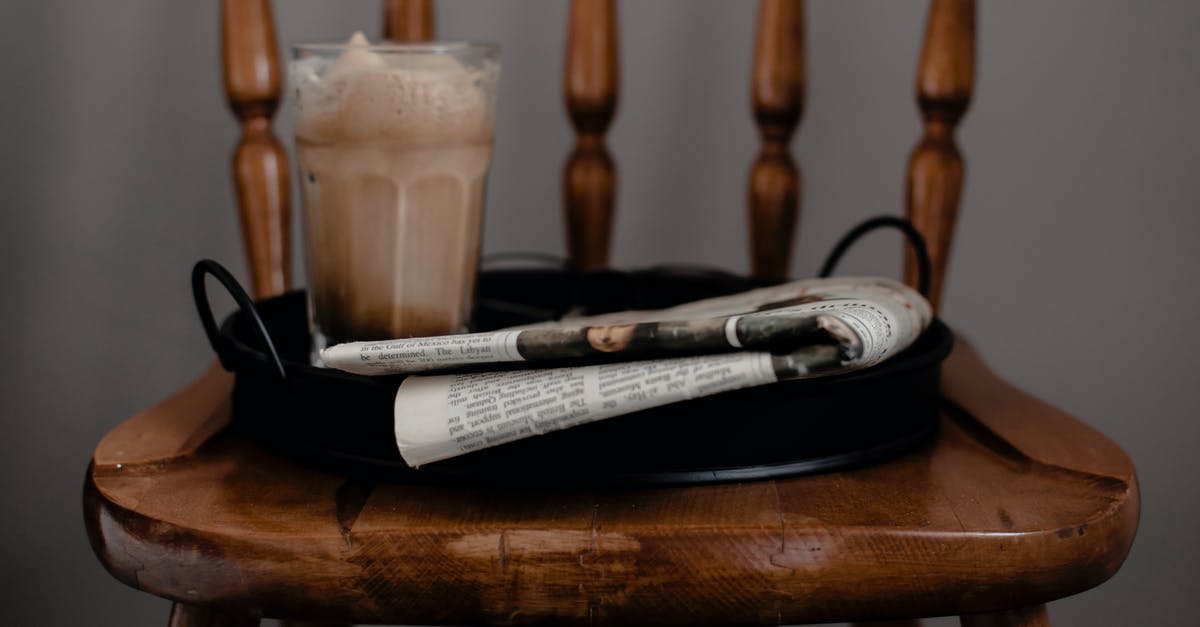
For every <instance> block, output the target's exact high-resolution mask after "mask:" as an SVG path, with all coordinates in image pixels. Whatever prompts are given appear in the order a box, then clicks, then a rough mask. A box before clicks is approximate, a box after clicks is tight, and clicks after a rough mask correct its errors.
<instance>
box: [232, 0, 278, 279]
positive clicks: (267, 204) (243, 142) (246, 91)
mask: <svg viewBox="0 0 1200 627" xmlns="http://www.w3.org/2000/svg"><path fill="white" fill-rule="evenodd" d="M221 53H222V61H223V67H224V74H225V94H226V96H227V98H228V100H229V106H230V108H232V109H233V112H234V114H235V115H237V118H238V120H239V121H240V122H241V125H242V136H241V139H240V140H239V141H238V144H237V148H236V149H235V150H234V153H233V181H234V189H235V191H236V193H237V203H238V211H239V213H240V216H241V223H242V237H243V238H244V240H245V245H246V254H247V257H248V259H249V263H250V277H251V282H252V284H253V292H254V295H255V296H256V297H258V298H264V297H267V296H273V295H275V294H279V293H281V292H283V291H285V290H287V289H288V287H289V286H290V285H291V238H290V226H289V225H290V217H289V209H288V206H289V194H290V191H291V188H290V187H289V183H288V160H287V154H286V153H285V152H284V150H283V146H282V145H280V143H279V140H278V139H276V137H275V133H274V131H273V130H272V129H271V118H272V116H273V115H274V114H275V109H276V107H277V106H278V105H279V96H280V89H281V82H282V77H281V76H280V71H279V56H278V52H277V46H276V43H275V25H274V19H273V17H272V15H271V3H270V1H269V0H222V2H221Z"/></svg>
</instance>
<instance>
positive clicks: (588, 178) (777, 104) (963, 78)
mask: <svg viewBox="0 0 1200 627" xmlns="http://www.w3.org/2000/svg"><path fill="white" fill-rule="evenodd" d="M221 10H222V19H221V41H222V52H223V59H224V70H225V91H226V94H227V96H228V99H229V104H230V107H231V108H232V109H233V111H234V113H235V115H236V116H237V118H238V119H239V120H240V122H241V125H242V136H241V139H240V141H239V142H238V146H237V148H236V150H235V152H234V155H233V178H234V185H235V188H236V192H237V202H238V208H239V212H240V215H241V222H242V233H243V236H244V238H245V244H246V250H247V255H248V258H249V263H250V272H251V277H252V281H253V287H254V293H255V295H256V296H259V297H263V296H269V295H273V294H277V293H279V292H282V291H284V290H286V289H288V287H289V286H290V280H291V279H290V277H291V272H290V267H289V265H290V264H289V260H290V254H291V253H290V250H291V245H290V242H289V233H290V226H289V224H290V217H289V216H290V213H289V204H290V199H289V193H290V187H289V178H288V177H289V171H288V163H287V156H286V153H285V152H284V150H283V147H282V146H281V145H280V143H279V140H278V139H277V138H276V137H275V135H274V133H273V131H272V130H271V120H272V117H273V116H274V113H275V110H276V108H277V106H278V104H279V98H280V92H281V72H280V65H279V58H278V55H277V52H276V51H277V45H276V39H275V27H274V20H273V18H272V15H271V2H270V0H222V3H221ZM383 24H384V28H383V31H384V36H385V37H386V38H387V39H392V40H399V41H421V40H428V39H432V38H433V33H434V25H433V7H432V0H384V18H383ZM974 50H975V0H931V3H930V8H929V15H928V18H927V21H926V27H925V37H924V43H923V46H922V51H921V57H920V63H919V65H918V69H917V81H916V95H917V105H918V108H919V110H920V114H921V117H922V119H923V120H924V131H923V133H922V136H921V138H920V140H919V142H918V144H917V146H916V148H915V149H914V150H913V152H912V155H911V156H910V158H909V163H908V175H907V189H906V203H905V204H906V211H907V213H908V217H909V219H911V220H912V221H913V223H914V224H915V225H916V226H917V229H918V230H920V232H921V233H922V234H923V235H924V236H925V238H926V240H927V242H928V244H929V252H930V257H931V260H932V262H933V280H932V299H933V301H934V305H935V306H936V305H937V302H938V301H939V300H940V296H941V290H942V285H943V279H944V276H945V270H946V263H947V259H948V255H949V251H950V241H951V237H952V235H953V232H954V222H955V217H956V215H957V213H958V204H959V197H960V195H961V190H962V182H963V162H962V156H961V155H960V154H959V151H958V147H957V146H956V144H955V142H954V130H955V127H956V125H957V124H958V121H959V119H961V117H962V115H963V113H965V112H966V109H967V105H968V104H969V102H970V97H971V88H972V83H973V76H974V56H975V52H974ZM617 58H618V55H617V21H616V7H615V0H572V2H571V10H570V18H569V21H568V24H567V50H566V63H565V76H564V91H565V97H566V106H567V112H568V114H569V117H570V119H571V124H572V126H573V127H574V129H575V138H576V139H575V147H574V149H573V150H572V151H571V153H570V155H569V156H568V157H567V161H566V166H565V168H564V170H563V204H564V210H565V214H566V226H567V251H568V255H569V257H570V260H571V263H572V264H573V265H575V266H576V267H582V268H590V267H601V266H605V265H607V263H608V251H609V241H610V234H611V231H612V221H613V212H614V201H615V198H616V193H615V190H616V182H617V172H616V167H615V165H614V163H613V160H612V157H611V155H610V154H609V151H608V148H607V147H606V146H605V134H606V132H607V130H608V126H609V123H610V122H611V121H612V118H613V114H614V113H615V111H616V106H617V92H618V87H619V82H620V81H619V68H618V63H617ZM804 83H805V53H804V3H803V0H760V2H759V7H758V34H757V39H756V43H755V54H754V68H753V73H752V80H751V94H752V104H753V112H754V118H755V121H756V123H757V126H758V130H759V135H760V136H761V140H762V147H761V150H760V152H759V155H758V157H757V158H756V159H755V161H754V163H753V164H752V165H751V168H750V174H749V177H748V181H747V188H748V190H747V204H748V222H749V233H750V243H751V267H752V269H753V272H754V274H755V275H758V276H760V277H765V278H783V277H784V276H786V274H787V269H788V265H789V261H790V258H791V251H792V243H793V241H794V240H795V233H796V221H797V216H798V213H799V205H800V196H801V178H800V170H799V167H798V166H797V164H796V163H795V161H794V160H793V159H792V157H791V151H790V144H791V139H792V136H793V135H794V134H795V131H796V128H797V126H798V125H799V122H800V117H801V113H802V111H803V107H804ZM915 274H916V271H915V261H914V260H913V259H912V258H911V256H909V257H908V258H906V262H905V277H906V280H908V281H909V283H910V284H915V279H916V277H915Z"/></svg>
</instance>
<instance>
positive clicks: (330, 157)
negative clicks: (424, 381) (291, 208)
mask: <svg viewBox="0 0 1200 627" xmlns="http://www.w3.org/2000/svg"><path fill="white" fill-rule="evenodd" d="M295 52H296V58H295V60H294V61H293V63H292V66H291V72H290V76H291V81H292V88H293V89H294V102H295V105H294V113H295V116H294V125H295V134H296V157H297V162H298V166H299V177H300V186H301V189H302V194H303V202H304V214H305V239H306V245H307V261H308V276H309V297H310V303H309V305H310V308H309V309H310V314H311V319H312V327H313V338H314V349H316V350H320V349H321V348H323V347H324V346H326V345H332V344H336V343H339V342H346V341H356V340H378V339H390V338H401V337H416V336H426V335H442V334H447V333H457V332H460V331H463V330H465V328H466V326H467V323H468V322H469V314H470V309H471V301H472V293H473V291H474V287H475V274H476V270H477V266H478V263H479V250H480V235H481V222H482V217H483V198H484V186H485V181H486V178H487V171H488V164H489V161H490V160H491V152H492V127H493V118H494V109H495V98H496V84H497V79H498V75H499V51H498V49H497V48H496V47H494V46H490V45H486V44H454V43H450V44H411V45H409V44H404V45H399V44H397V45H382V46H372V45H370V44H368V42H367V41H366V39H365V38H364V37H363V36H362V35H361V34H355V36H354V37H353V38H352V39H351V40H350V42H349V43H347V44H345V45H337V46H334V45H328V46H324V45H312V46H297V47H296V51H295Z"/></svg>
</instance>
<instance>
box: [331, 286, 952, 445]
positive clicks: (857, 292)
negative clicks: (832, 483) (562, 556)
mask: <svg viewBox="0 0 1200 627" xmlns="http://www.w3.org/2000/svg"><path fill="white" fill-rule="evenodd" d="M931 319H932V309H931V308H930V306H929V303H928V302H927V301H926V300H925V299H924V298H922V297H921V295H920V294H918V293H917V292H915V291H914V290H912V289H910V288H908V287H907V286H905V285H903V284H901V283H898V282H896V281H893V280H891V279H884V278H876V277H868V278H834V279H810V280H804V281H796V282H792V283H786V284H782V285H778V286H773V287H768V288H761V289H756V290H751V291H748V292H743V293H740V294H734V295H732V296H725V297H721V298H713V299H707V300H702V301H696V302H694V303H688V304H686V305H681V306H679V307H674V308H671V309H663V310H657V311H637V312H621V313H617V314H607V315H604V316H594V317H589V318H574V319H565V320H561V321H557V322H554V323H546V324H540V325H532V326H528V327H521V328H514V329H507V330H502V331H497V332H493V333H472V334H465V335H454V336H442V337H432V338H411V339H403V340H392V341H387V342H356V343H352V344H340V345H337V346H333V347H330V348H328V349H325V350H324V351H323V352H322V358H323V360H324V362H325V365H327V366H329V367H334V368H339V369H342V370H346V371H349V372H355V373H359V374H368V375H377V374H379V375H382V374H398V373H413V372H423V371H429V370H444V369H451V368H456V367H461V366H464V365H479V364H505V363H508V364H515V363H518V362H538V363H541V364H543V365H552V364H553V362H554V361H556V360H564V359H570V360H574V361H576V362H578V361H581V360H582V361H585V362H586V361H589V360H591V361H596V362H601V363H594V364H591V365H584V366H572V367H540V368H523V369H519V370H512V369H509V370H503V369H502V368H503V366H502V365H501V366H499V368H501V370H499V371H495V372H472V373H459V374H443V375H437V376H410V377H407V378H406V379H405V380H404V381H403V383H402V384H401V385H400V388H399V390H398V391H397V393H396V401H395V434H396V444H397V447H398V448H399V451H400V454H401V456H402V457H403V458H404V460H405V462H406V463H408V464H409V465H410V466H414V467H415V466H420V465H422V464H427V463H430V462H434V461H438V460H442V459H447V458H450V457H455V456H458V455H462V454H465V453H469V452H472V451H477V450H480V449H484V448H488V447H491V446H496V445H500V444H504V443H506V442H511V441H514V440H519V439H523V438H526V437H530V436H533V435H539V434H542V433H547V432H550V431H555V430H558V429H565V428H569V427H573V426H577V425H581V424H586V423H589V422H594V421H596V420H603V419H605V418H611V417H613V416H618V415H622V414H627V413H631V412H635V411H639V410H643V409H648V408H651V407H656V406H659V405H665V404H668V403H674V402H679V401H682V400H687V399H691V398H698V397H702V396H708V395H711V394H717V393H720V392H725V391H729V390H736V389H740V388H746V387H752V386H757V385H764V384H767V383H773V382H775V381H780V380H786V379H800V378H808V377H815V376H822V375H827V374H832V373H837V372H845V371H849V370H858V369H862V368H866V367H869V366H871V365H874V364H876V363H879V362H880V361H882V360H884V359H887V358H888V357H890V356H891V355H894V354H896V353H899V352H900V351H902V350H904V349H905V348H907V347H908V346H909V345H910V344H912V342H913V341H915V340H916V338H917V337H918V336H920V334H921V333H922V332H923V331H924V330H925V328H926V327H928V325H929V323H930V321H931ZM652 357H653V358H652ZM616 359H625V361H618V362H615V363H613V362H614V360H616ZM633 360H637V361H633ZM527 365H534V364H527Z"/></svg>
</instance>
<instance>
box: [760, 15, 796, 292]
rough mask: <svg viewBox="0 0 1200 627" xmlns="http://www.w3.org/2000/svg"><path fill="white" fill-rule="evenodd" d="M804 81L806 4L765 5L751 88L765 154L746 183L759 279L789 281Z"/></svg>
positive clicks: (794, 223)
mask: <svg viewBox="0 0 1200 627" xmlns="http://www.w3.org/2000/svg"><path fill="white" fill-rule="evenodd" d="M804 75H805V72H804V2H803V0H762V1H761V2H760V3H759V5H758V37H757V43H756V44H755V50H754V72H753V79H752V83H751V94H752V97H753V106H754V120H755V122H756V123H757V125H758V132H759V135H760V137H761V138H762V148H761V150H760V151H759V153H758V158H757V159H755V161H754V165H753V166H751V167H750V176H749V180H748V182H747V197H748V208H749V223H750V260H751V263H750V266H751V271H752V272H753V274H754V275H755V276H756V277H760V278H766V279H783V278H785V277H786V276H787V274H788V264H789V263H790V261H791V255H792V241H793V239H794V238H795V234H796V216H797V214H798V213H799V206H800V169H799V167H798V166H797V165H796V162H795V161H794V160H793V159H792V155H791V141H792V135H794V134H795V132H796V126H797V125H798V124H799V123H800V115H801V113H802V112H803V110H804V78H805V76H804Z"/></svg>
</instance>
